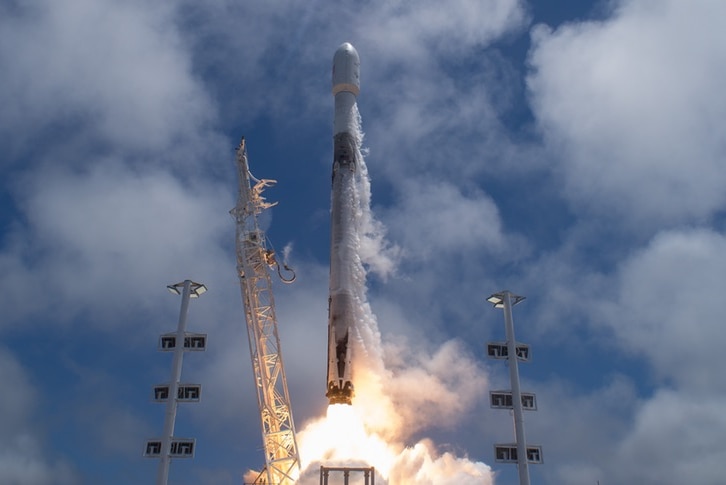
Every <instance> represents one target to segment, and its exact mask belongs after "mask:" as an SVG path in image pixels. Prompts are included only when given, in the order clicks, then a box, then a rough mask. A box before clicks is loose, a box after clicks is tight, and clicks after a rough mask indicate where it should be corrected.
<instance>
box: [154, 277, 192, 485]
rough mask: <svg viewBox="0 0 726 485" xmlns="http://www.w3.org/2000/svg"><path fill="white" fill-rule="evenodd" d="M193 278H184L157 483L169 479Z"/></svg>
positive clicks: (164, 482) (163, 484) (162, 483)
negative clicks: (172, 439)
mask: <svg viewBox="0 0 726 485" xmlns="http://www.w3.org/2000/svg"><path fill="white" fill-rule="evenodd" d="M191 287H192V281H191V280H184V289H183V292H182V302H181V310H180V312H179V324H178V325H177V330H176V345H175V346H174V358H173V361H172V365H171V380H170V381H169V398H168V400H167V402H166V413H165V416H164V434H163V435H162V437H161V460H160V461H159V469H158V472H157V475H156V485H167V483H168V481H169V464H170V462H171V438H172V436H173V435H174V422H175V421H176V408H177V399H176V398H177V393H178V389H179V380H180V379H181V371H182V359H183V358H184V332H185V328H186V324H187V313H188V311H189V299H190V298H191Z"/></svg>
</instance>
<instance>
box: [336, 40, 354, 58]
mask: <svg viewBox="0 0 726 485" xmlns="http://www.w3.org/2000/svg"><path fill="white" fill-rule="evenodd" d="M338 56H355V57H356V58H358V51H356V50H355V47H353V44H351V43H350V42H343V43H342V44H340V47H338V50H336V51H335V57H338Z"/></svg>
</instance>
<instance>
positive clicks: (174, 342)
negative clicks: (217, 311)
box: [144, 280, 207, 485]
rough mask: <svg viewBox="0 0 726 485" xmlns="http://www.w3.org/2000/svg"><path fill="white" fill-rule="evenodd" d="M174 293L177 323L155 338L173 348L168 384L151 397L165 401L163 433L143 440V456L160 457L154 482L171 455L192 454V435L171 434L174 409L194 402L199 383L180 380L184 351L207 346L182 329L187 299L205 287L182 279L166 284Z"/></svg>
mask: <svg viewBox="0 0 726 485" xmlns="http://www.w3.org/2000/svg"><path fill="white" fill-rule="evenodd" d="M167 289H168V290H169V291H170V292H171V293H174V294H175V295H181V296H182V302H181V310H180V312H179V323H178V325H177V330H176V332H174V333H167V334H164V335H162V336H161V337H160V338H159V350H161V351H164V352H174V357H173V360H172V365H171V379H170V380H169V384H159V385H156V386H154V401H156V402H166V413H165V417H164V433H163V435H162V437H161V438H160V439H159V438H155V439H151V440H147V442H146V449H145V451H144V456H147V457H150V458H160V459H161V460H160V461H159V469H158V472H157V475H156V485H166V484H167V482H168V480H169V465H170V463H171V459H172V458H192V457H193V456H194V448H195V443H196V442H195V440H194V438H175V437H174V436H173V435H174V424H175V422H176V409H177V403H179V402H198V401H199V399H200V397H201V392H202V386H201V385H199V384H181V383H180V380H181V371H182V360H183V357H184V352H185V351H201V350H205V349H206V347H207V336H206V335H205V334H200V333H188V332H186V324H187V314H188V311H189V299H190V298H198V297H199V296H200V295H202V294H203V293H204V292H206V291H207V287H206V286H204V285H203V284H201V283H195V282H194V281H191V280H184V281H183V282H181V283H177V284H175V285H169V286H167Z"/></svg>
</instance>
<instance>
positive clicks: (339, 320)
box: [325, 42, 360, 404]
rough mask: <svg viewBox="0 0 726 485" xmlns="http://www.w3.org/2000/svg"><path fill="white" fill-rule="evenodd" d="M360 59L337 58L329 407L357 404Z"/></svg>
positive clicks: (344, 49)
mask: <svg viewBox="0 0 726 485" xmlns="http://www.w3.org/2000/svg"><path fill="white" fill-rule="evenodd" d="M359 92H360V59H359V57H358V52H356V50H355V48H354V47H353V46H352V45H350V44H349V43H347V42H346V43H344V44H342V45H341V46H340V47H339V48H338V50H337V51H335V56H334V57H333V96H335V116H334V120H333V186H332V195H331V200H330V297H329V299H328V374H327V377H328V378H327V381H328V382H327V392H326V393H325V395H326V397H327V398H328V400H329V402H330V404H352V400H353V394H354V389H353V376H352V368H351V360H352V355H351V354H352V335H351V334H352V333H353V331H354V326H355V308H354V304H355V297H354V295H355V291H354V287H353V285H354V280H353V260H354V258H355V253H356V246H357V243H356V241H357V234H356V231H357V228H356V227H355V210H356V207H355V206H354V204H355V199H354V197H353V196H352V194H353V193H354V190H355V187H354V184H355V171H356V167H357V165H358V157H359V156H360V151H359V147H358V146H357V145H358V143H359V141H358V110H357V106H356V101H357V96H358V93H359Z"/></svg>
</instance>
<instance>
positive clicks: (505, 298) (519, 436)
mask: <svg viewBox="0 0 726 485" xmlns="http://www.w3.org/2000/svg"><path fill="white" fill-rule="evenodd" d="M522 300H524V297H523V296H518V295H514V294H513V293H512V292H510V291H508V290H505V291H502V292H499V293H495V294H493V295H491V296H490V297H489V298H487V301H488V302H489V303H491V304H493V305H494V308H503V309H504V326H505V332H506V337H507V342H506V344H505V345H506V349H507V350H506V355H507V357H506V358H507V362H508V364H509V380H510V382H511V386H512V391H511V397H512V410H513V413H514V434H515V437H516V438H515V439H516V450H517V461H516V463H517V470H518V472H519V484H520V485H529V483H530V482H529V456H528V453H527V451H528V450H527V440H526V437H525V432H524V416H523V414H522V392H521V390H520V387H519V364H518V360H519V359H520V358H522V359H523V360H529V347H527V346H518V345H517V341H516V339H515V337H514V319H513V318H512V307H513V306H514V305H516V304H517V303H519V302H521V301H522ZM502 347H503V346H502V345H501V344H496V343H495V344H489V355H490V356H494V354H495V353H496V354H498V355H499V356H501V354H502V353H503V352H502V351H503V350H504V349H503V348H502ZM497 348H498V352H493V351H492V350H493V349H494V350H496V349H497ZM520 353H522V354H523V355H521V356H520ZM495 358H496V357H495ZM531 396H532V400H533V402H534V396H533V395H531ZM499 448H506V445H505V446H502V447H497V453H498V452H499Z"/></svg>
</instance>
